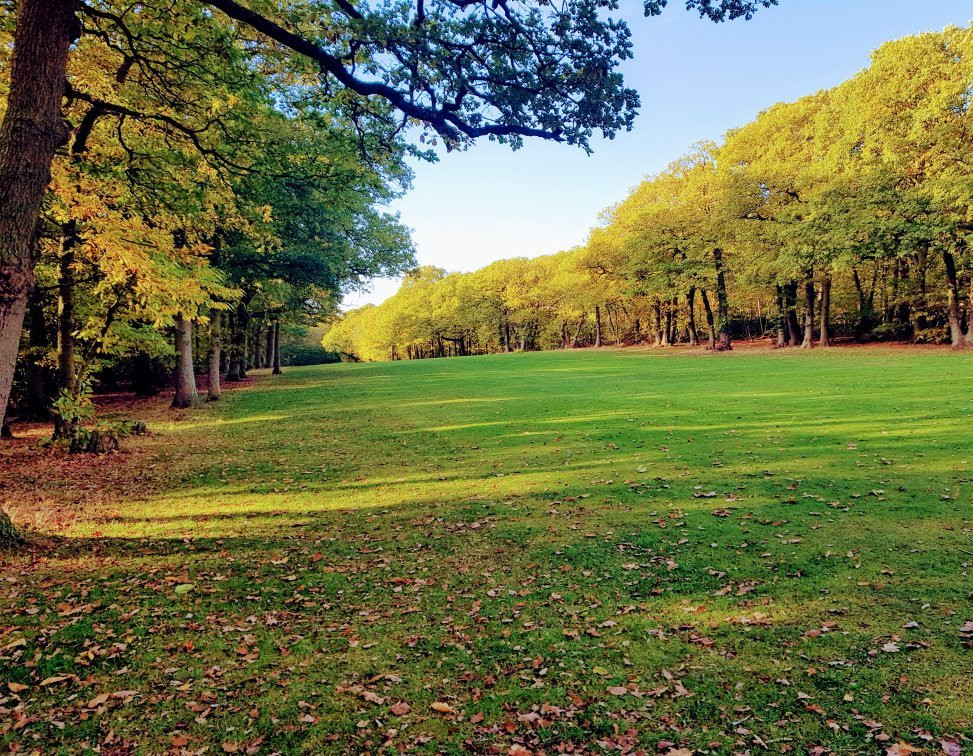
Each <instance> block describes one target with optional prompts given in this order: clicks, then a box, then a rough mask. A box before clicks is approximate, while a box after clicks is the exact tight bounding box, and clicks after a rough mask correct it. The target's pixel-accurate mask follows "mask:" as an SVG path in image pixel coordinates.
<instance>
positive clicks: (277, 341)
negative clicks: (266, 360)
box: [273, 320, 283, 375]
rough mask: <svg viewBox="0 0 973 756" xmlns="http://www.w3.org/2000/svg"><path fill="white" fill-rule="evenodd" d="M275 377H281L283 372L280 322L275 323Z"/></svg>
mask: <svg viewBox="0 0 973 756" xmlns="http://www.w3.org/2000/svg"><path fill="white" fill-rule="evenodd" d="M273 362H274V375H280V374H281V373H282V372H283V371H282V370H281V369H280V321H279V320H278V321H275V322H274V354H273Z"/></svg>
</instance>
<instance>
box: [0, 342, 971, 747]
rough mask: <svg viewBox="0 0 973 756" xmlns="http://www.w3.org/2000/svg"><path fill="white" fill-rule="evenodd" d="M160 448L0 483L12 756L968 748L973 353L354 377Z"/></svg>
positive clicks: (265, 391) (559, 361) (737, 358)
mask: <svg viewBox="0 0 973 756" xmlns="http://www.w3.org/2000/svg"><path fill="white" fill-rule="evenodd" d="M172 417H173V418H174V419H172V420H171V421H169V422H168V423H167V424H161V425H160V423H159V422H156V423H154V424H153V427H154V428H156V429H157V430H158V431H159V432H158V433H156V434H155V435H154V436H153V437H152V438H150V439H148V440H146V441H129V442H128V443H129V446H130V447H138V448H134V449H132V450H130V451H127V452H125V453H123V454H120V455H115V456H113V457H109V458H82V457H79V458H72V459H67V460H65V459H63V458H56V457H53V456H52V455H51V454H50V453H48V452H40V451H37V450H35V449H33V448H32V446H33V441H31V442H20V444H19V445H18V446H16V447H15V448H14V449H8V450H7V451H6V452H3V454H4V455H5V456H0V465H4V466H9V469H10V470H13V471H14V472H13V473H11V475H9V476H8V479H7V480H6V481H5V482H3V484H2V485H3V486H4V487H3V488H2V489H0V494H2V496H3V500H4V502H5V506H6V507H7V508H8V509H9V510H10V511H11V512H12V513H13V514H14V516H15V519H17V520H19V521H20V522H22V523H33V525H34V527H35V528H36V529H39V530H41V531H46V533H47V536H46V537H42V538H40V539H39V541H40V542H39V544H38V545H36V546H35V547H34V548H33V550H32V551H31V552H30V553H27V554H24V555H16V556H9V555H8V556H6V557H2V556H0V609H2V612H0V749H5V748H9V749H19V750H23V751H33V750H37V751H42V752H47V753H50V752H57V751H58V750H60V751H63V752H65V753H78V752H81V751H83V750H84V749H86V748H92V749H93V748H96V747H99V746H100V747H101V750H102V752H106V753H124V752H128V751H130V750H134V751H139V752H159V751H165V750H168V749H175V750H180V751H186V752H201V751H202V750H203V749H205V748H207V747H208V748H209V752H211V753H213V752H216V753H219V752H222V751H227V752H239V753H245V752H246V753H257V752H260V753H264V752H267V753H270V752H275V751H276V752H314V753H319V752H329V751H334V752H342V753H344V752H373V751H375V752H384V751H387V752H394V751H395V750H396V749H397V748H406V749H410V750H416V751H420V752H428V753H437V752H445V753H456V752H465V751H474V752H477V751H479V752H488V753H503V754H506V753H512V754H525V753H526V752H527V751H531V752H533V753H540V752H546V753H560V752H569V753H570V752H576V751H584V752H599V751H602V750H603V751H605V752H613V751H614V752H618V751H620V750H621V751H622V752H628V751H630V750H633V749H634V750H638V749H639V748H644V749H645V750H646V751H648V752H650V753H652V752H656V751H659V752H662V753H666V752H670V751H671V752H673V753H677V754H684V753H690V752H697V753H707V752H708V753H734V752H744V751H747V750H748V749H749V750H751V751H753V752H759V751H761V750H766V751H769V752H772V753H774V752H785V751H790V752H792V753H826V752H829V751H830V752H835V753H859V752H863V753H885V752H886V751H887V749H892V750H891V753H893V754H894V753H908V752H909V750H908V747H907V746H906V745H904V744H908V745H909V746H911V747H912V748H914V749H922V750H928V751H929V752H944V751H945V752H947V753H959V750H955V749H958V748H962V749H963V751H964V752H966V751H967V750H969V749H970V748H971V747H973V746H971V745H970V744H969V743H967V742H965V740H966V739H967V738H973V623H971V621H973V593H971V591H973V579H971V573H973V525H971V521H970V520H971V515H973V356H971V355H956V354H951V353H948V352H944V351H938V350H928V351H919V350H912V349H867V350H850V349H839V350H833V351H830V352H827V353H822V352H817V351H816V352H814V353H810V354H808V353H798V352H787V353H769V352H756V351H755V352H750V353H748V352H745V351H744V352H739V353H734V354H729V355H722V356H714V355H700V354H687V353H679V352H672V353H668V354H659V353H651V352H645V351H639V350H627V351H611V350H603V351H579V352H570V353H553V352H552V353H544V354H527V355H521V354H513V355H497V356H493V357H476V358H466V359H451V360H429V361H422V362H399V363H387V364H357V365H337V366H325V367H320V368H303V369H293V370H290V371H288V372H287V374H286V375H285V376H283V377H281V378H271V377H270V376H267V377H266V378H262V379H260V380H259V381H257V382H256V383H254V384H253V385H250V386H248V387H246V388H243V389H241V390H238V391H233V392H230V393H229V394H227V395H226V397H225V401H223V402H221V403H220V404H219V405H218V406H214V405H211V406H207V407H204V408H201V409H199V410H195V411H193V412H190V413H187V414H184V415H176V416H172ZM25 459H26V460H27V461H28V463H27V464H24V462H23V460H25ZM964 627H965V629H964ZM954 743H955V744H958V745H954ZM521 748H523V749H527V750H526V751H525V750H520V749H521Z"/></svg>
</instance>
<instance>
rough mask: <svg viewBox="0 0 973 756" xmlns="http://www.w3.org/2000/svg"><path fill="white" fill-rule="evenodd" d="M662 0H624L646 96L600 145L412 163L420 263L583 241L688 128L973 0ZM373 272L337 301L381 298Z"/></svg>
mask: <svg viewBox="0 0 973 756" xmlns="http://www.w3.org/2000/svg"><path fill="white" fill-rule="evenodd" d="M683 6H684V3H683V2H682V0H670V3H669V8H668V9H667V10H666V12H665V13H664V14H663V15H662V16H659V17H655V18H643V17H642V15H641V2H638V1H637V0H622V8H623V9H624V10H625V13H626V17H627V20H628V22H629V26H630V27H631V29H632V38H633V42H634V48H635V58H634V60H630V61H626V62H625V65H624V67H623V69H622V70H623V72H624V74H625V79H626V83H627V84H628V86H631V87H634V88H635V89H637V90H638V92H639V94H640V95H641V98H642V109H641V112H640V115H639V116H638V119H637V120H636V123H635V127H634V129H633V130H632V131H630V132H627V133H624V134H620V135H619V136H617V137H616V138H615V139H614V140H613V141H606V140H601V139H595V140H594V142H593V147H594V153H593V154H592V155H590V156H589V155H585V154H584V152H582V151H581V150H579V149H578V148H576V147H570V146H567V145H563V144H555V143H550V142H542V141H539V140H537V141H529V142H527V144H525V146H524V147H523V148H522V149H520V150H518V151H516V152H514V151H511V150H510V149H509V148H507V147H504V146H501V145H497V144H494V143H491V142H487V141H484V142H481V143H478V144H476V145H474V146H473V147H472V148H470V149H469V150H467V151H465V152H457V153H450V154H443V155H442V156H441V159H440V161H439V162H438V163H432V164H419V165H416V166H415V170H416V176H415V183H414V187H413V189H412V191H411V192H409V194H408V195H407V196H406V197H404V198H403V199H401V200H399V201H398V202H397V203H396V204H395V206H394V209H395V210H397V211H398V212H400V213H401V217H402V221H403V222H404V223H405V224H406V225H407V226H409V227H410V228H411V229H412V230H413V239H414V240H415V243H416V248H417V256H418V260H419V263H420V264H422V265H436V266H439V267H441V268H445V269H446V270H449V271H470V270H476V269H477V268H481V267H483V266H484V265H486V264H487V263H490V262H492V261H493V260H499V259H501V258H505V257H516V256H526V257H534V256H536V255H543V254H548V253H551V252H557V251H559V250H562V249H568V248H570V247H573V246H576V245H578V244H581V243H583V242H584V240H585V238H586V236H587V233H588V230H589V229H590V228H591V227H592V226H593V225H595V224H596V223H597V219H598V213H599V212H600V211H601V210H602V209H604V208H605V207H608V206H610V205H612V204H614V203H615V202H618V201H619V200H621V199H623V198H624V197H625V195H626V194H627V193H628V190H629V189H630V188H631V187H633V186H635V185H636V184H638V182H639V181H640V180H641V179H642V177H643V176H645V175H647V174H651V173H655V172H657V171H659V170H661V169H663V168H665V166H666V165H668V164H669V162H671V161H672V160H673V159H675V158H677V157H679V156H680V155H681V154H682V153H683V152H685V150H686V149H687V148H688V147H689V146H690V145H691V144H693V143H694V142H697V141H699V140H701V139H713V140H718V139H719V138H720V136H721V135H722V134H723V133H724V132H726V131H727V130H728V129H730V128H733V127H735V126H741V125H743V124H744V123H746V122H747V121H749V120H751V119H752V118H753V117H754V116H755V115H756V114H757V113H758V112H759V111H761V110H763V109H764V108H766V107H769V106H770V105H773V104H774V103H775V102H780V101H786V100H794V99H797V98H798V97H801V96H802V95H805V94H809V93H811V92H815V91H817V90H819V89H824V88H828V87H832V86H834V85H836V84H840V83H841V82H842V81H844V80H845V79H847V78H849V77H850V76H852V75H853V74H854V73H855V72H857V71H859V70H861V69H862V68H864V67H865V66H866V65H867V64H868V56H869V53H870V52H871V51H872V50H873V49H874V48H876V47H878V46H879V45H881V44H882V43H883V42H885V41H888V40H891V39H897V38H899V37H903V36H906V35H908V34H914V33H916V32H921V31H929V30H939V29H942V28H943V27H944V26H948V25H950V24H954V25H966V24H968V23H969V22H970V21H971V20H973V4H971V3H970V2H969V0H780V5H779V6H777V7H775V8H773V7H772V8H768V9H761V10H760V11H759V12H758V13H757V15H756V16H755V17H754V19H753V20H752V21H749V22H747V21H734V22H732V23H729V22H728V23H723V24H713V23H712V22H710V21H704V20H702V19H700V18H699V17H698V16H697V15H695V14H692V13H687V12H686V11H685V10H683ZM398 283H399V282H398V281H396V280H377V281H375V282H374V283H373V285H372V286H371V289H370V290H369V291H365V292H360V293H356V294H354V295H351V296H348V297H346V298H345V301H344V305H345V307H357V306H359V305H361V304H364V303H366V302H373V303H378V302H381V301H382V300H384V299H386V298H387V297H389V296H391V295H392V294H394V293H395V291H396V289H397V288H398Z"/></svg>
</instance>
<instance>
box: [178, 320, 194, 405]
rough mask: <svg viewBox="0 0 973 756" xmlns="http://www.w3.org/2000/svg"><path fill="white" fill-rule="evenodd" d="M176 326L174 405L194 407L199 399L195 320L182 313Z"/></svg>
mask: <svg viewBox="0 0 973 756" xmlns="http://www.w3.org/2000/svg"><path fill="white" fill-rule="evenodd" d="M174 320H175V326H176V370H175V375H174V379H175V380H174V382H175V384H176V393H175V396H173V397H172V406H173V407H192V406H193V405H195V404H196V403H197V402H198V401H199V395H198V394H197V393H196V374H195V372H194V370H193V321H192V320H190V319H189V318H185V317H183V316H182V315H177V316H176V317H175V318H174Z"/></svg>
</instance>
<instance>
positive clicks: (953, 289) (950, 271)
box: [943, 251, 965, 349]
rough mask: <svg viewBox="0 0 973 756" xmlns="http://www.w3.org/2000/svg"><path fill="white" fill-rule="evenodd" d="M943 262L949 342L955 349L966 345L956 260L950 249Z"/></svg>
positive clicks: (944, 254) (945, 252)
mask: <svg viewBox="0 0 973 756" xmlns="http://www.w3.org/2000/svg"><path fill="white" fill-rule="evenodd" d="M943 263H944V264H945V266H946V284H947V288H946V305H947V310H946V313H947V317H948V318H949V343H950V345H951V346H952V347H953V349H959V348H961V347H962V346H964V342H965V339H964V338H963V322H962V318H961V317H960V308H959V285H958V283H957V280H956V261H955V260H954V259H953V254H952V253H951V252H949V251H944V252H943Z"/></svg>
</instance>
